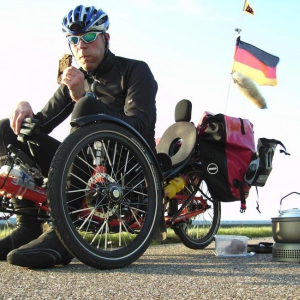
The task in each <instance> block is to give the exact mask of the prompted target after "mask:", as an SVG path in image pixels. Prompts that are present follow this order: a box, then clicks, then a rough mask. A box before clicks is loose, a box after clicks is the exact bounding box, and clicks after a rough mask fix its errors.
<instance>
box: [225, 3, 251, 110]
mask: <svg viewBox="0 0 300 300" xmlns="http://www.w3.org/2000/svg"><path fill="white" fill-rule="evenodd" d="M246 3H247V0H244V5H243V9H242V14H241V20H240V26H239V28H235V30H234V31H236V32H237V37H239V36H240V35H241V31H242V23H243V17H244V9H245V6H246ZM234 55H235V48H234V54H233V60H232V67H231V72H230V78H229V85H228V91H227V99H226V103H225V112H224V113H226V110H227V104H228V98H229V90H230V86H231V76H232V70H233V64H234Z"/></svg>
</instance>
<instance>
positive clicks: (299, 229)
mask: <svg viewBox="0 0 300 300" xmlns="http://www.w3.org/2000/svg"><path fill="white" fill-rule="evenodd" d="M294 193H296V194H298V195H300V194H299V193H297V192H292V193H290V194H288V195H286V196H285V197H283V198H282V199H281V200H280V208H281V204H282V200H283V199H284V198H286V197H288V196H289V195H291V194H294ZM272 234H273V239H274V241H275V242H276V243H300V209H299V208H292V209H288V210H283V211H282V210H281V209H280V210H279V217H277V218H272Z"/></svg>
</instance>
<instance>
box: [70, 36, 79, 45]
mask: <svg viewBox="0 0 300 300" xmlns="http://www.w3.org/2000/svg"><path fill="white" fill-rule="evenodd" d="M68 41H69V43H70V44H72V45H77V44H78V41H79V38H78V37H77V36H70V37H68Z"/></svg>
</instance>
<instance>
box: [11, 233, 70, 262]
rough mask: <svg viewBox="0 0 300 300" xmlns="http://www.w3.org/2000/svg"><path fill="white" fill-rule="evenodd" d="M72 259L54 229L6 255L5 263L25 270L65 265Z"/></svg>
mask: <svg viewBox="0 0 300 300" xmlns="http://www.w3.org/2000/svg"><path fill="white" fill-rule="evenodd" d="M73 258H74V257H73V256H72V255H71V254H70V253H69V251H68V250H67V249H66V248H65V247H64V245H63V244H62V243H61V241H60V240H59V238H58V236H57V234H56V232H55V230H54V229H49V230H47V231H46V232H44V233H43V234H42V235H41V236H40V237H38V238H37V239H35V240H33V241H31V242H30V243H28V244H26V245H23V246H22V247H20V248H18V249H15V250H13V251H11V252H9V253H8V255H7V261H8V262H9V263H10V264H12V265H17V266H20V267H27V268H51V267H53V266H55V265H67V264H69V263H70V262H71V260H72V259H73Z"/></svg>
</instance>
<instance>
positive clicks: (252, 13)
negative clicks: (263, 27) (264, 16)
mask: <svg viewBox="0 0 300 300" xmlns="http://www.w3.org/2000/svg"><path fill="white" fill-rule="evenodd" d="M243 10H244V12H246V13H248V14H250V15H254V10H253V8H252V7H251V6H250V4H249V2H248V0H245V4H244V9H243Z"/></svg>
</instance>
